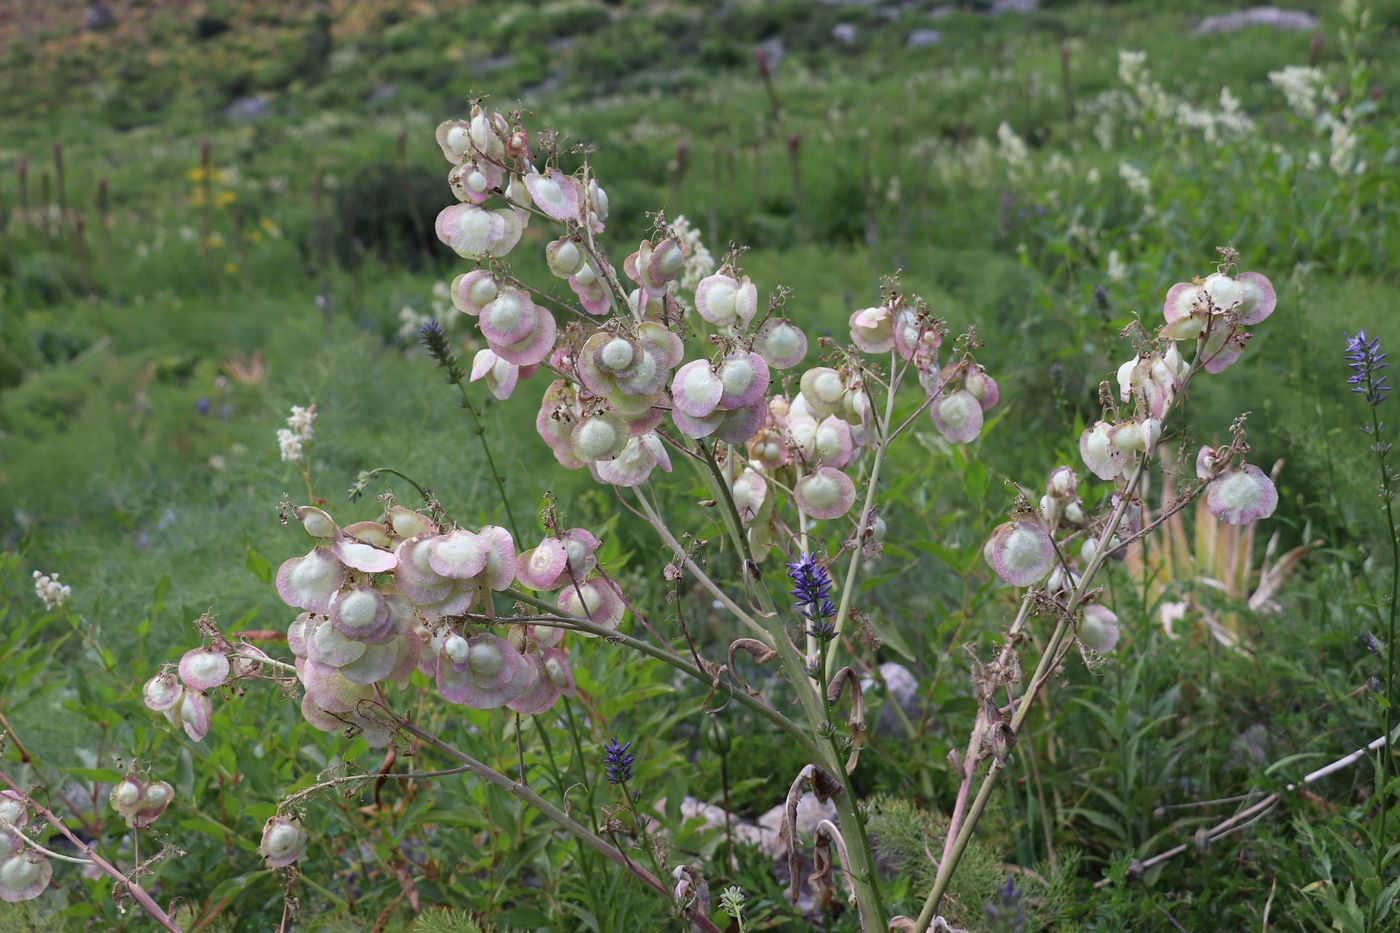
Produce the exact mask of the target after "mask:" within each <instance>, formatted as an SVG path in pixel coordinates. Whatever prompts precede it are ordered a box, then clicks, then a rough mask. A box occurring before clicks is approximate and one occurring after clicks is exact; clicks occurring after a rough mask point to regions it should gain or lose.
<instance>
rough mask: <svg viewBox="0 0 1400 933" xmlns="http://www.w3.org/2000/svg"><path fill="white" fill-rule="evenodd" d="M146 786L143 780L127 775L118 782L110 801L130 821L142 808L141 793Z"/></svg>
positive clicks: (109, 796)
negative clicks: (143, 786) (142, 782)
mask: <svg viewBox="0 0 1400 933" xmlns="http://www.w3.org/2000/svg"><path fill="white" fill-rule="evenodd" d="M143 790H144V788H142V786H141V782H140V781H138V780H137V779H136V778H134V777H125V778H122V779H121V780H120V781H118V782H117V784H116V786H115V787H113V788H112V792H111V794H109V795H108V797H107V799H108V802H109V803H111V805H112V809H113V810H116V811H117V812H118V813H120V814H121V815H122V817H123V818H124V819H125V820H126V821H127V822H128V823H129V822H131V818H132V817H134V816H135V815H136V812H137V811H138V810H140V809H141V795H142V792H143Z"/></svg>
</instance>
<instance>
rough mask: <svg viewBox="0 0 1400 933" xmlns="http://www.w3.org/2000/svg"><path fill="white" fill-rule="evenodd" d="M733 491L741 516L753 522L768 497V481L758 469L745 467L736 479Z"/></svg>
mask: <svg viewBox="0 0 1400 933" xmlns="http://www.w3.org/2000/svg"><path fill="white" fill-rule="evenodd" d="M731 492H732V494H733V496H734V507H735V508H736V509H738V510H739V517H740V518H741V519H743V520H744V521H746V522H751V521H753V520H754V519H755V518H757V517H758V513H759V511H760V510H761V509H762V508H763V503H764V501H765V500H766V499H767V498H768V483H767V481H765V480H764V478H763V477H762V475H760V474H759V473H758V472H757V471H756V470H754V469H752V468H751V467H745V468H744V472H742V473H740V474H739V478H738V479H736V480H735V481H734V485H733V486H732V487H731Z"/></svg>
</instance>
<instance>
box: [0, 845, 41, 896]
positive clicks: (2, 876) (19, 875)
mask: <svg viewBox="0 0 1400 933" xmlns="http://www.w3.org/2000/svg"><path fill="white" fill-rule="evenodd" d="M52 879H53V866H52V865H50V864H49V860H48V859H46V858H44V857H43V856H42V855H40V854H39V853H37V852H34V851H24V852H16V853H15V854H13V855H11V856H9V857H8V858H4V859H0V901H6V902H8V903H12V904H13V903H17V902H19V901H28V900H33V899H34V898H36V897H38V896H39V895H40V894H43V893H44V890H45V889H46V888H47V887H48V886H49V881H50V880H52Z"/></svg>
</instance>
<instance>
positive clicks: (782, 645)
mask: <svg viewBox="0 0 1400 933" xmlns="http://www.w3.org/2000/svg"><path fill="white" fill-rule="evenodd" d="M886 423H887V424H888V422H886ZM701 449H702V450H703V451H704V453H705V462H706V464H707V465H708V466H709V468H710V475H709V477H708V479H709V482H710V486H711V487H712V489H713V490H714V492H715V494H716V499H717V500H719V501H721V502H723V503H724V505H725V512H724V515H725V525H726V527H727V529H728V531H729V534H730V536H731V538H732V539H733V542H734V547H735V548H736V550H737V551H738V553H739V555H740V557H741V559H742V560H743V561H744V576H745V578H746V579H752V581H753V583H754V593H755V595H756V596H757V597H758V601H759V605H760V606H761V608H762V609H763V610H764V613H765V619H766V621H767V622H768V624H769V627H770V634H771V636H772V638H773V640H774V642H775V643H776V646H777V649H778V655H779V657H780V658H781V659H782V665H783V671H784V674H785V675H786V677H787V680H788V682H789V683H790V684H791V685H792V687H793V689H794V690H796V691H797V695H798V699H799V700H801V702H802V707H803V711H804V712H805V713H806V715H807V720H808V722H809V723H810V724H811V729H812V732H813V734H814V735H826V736H827V738H828V741H827V746H828V749H829V751H828V752H826V753H824V754H823V753H818V754H817V755H815V756H812V763H813V764H818V765H820V766H822V767H823V768H825V769H826V770H828V771H830V772H831V773H832V774H834V775H836V776H837V777H838V779H839V780H840V781H841V793H839V794H837V795H836V796H835V797H834V798H833V799H832V803H833V805H834V806H835V807H836V813H837V815H838V816H839V817H840V819H841V825H842V826H844V827H847V828H848V829H849V830H851V831H853V833H854V836H855V840H854V842H855V844H854V845H852V846H850V847H849V853H848V854H849V855H850V858H851V861H850V863H849V864H847V865H846V870H847V872H848V873H849V874H850V877H851V884H852V885H853V887H854V888H855V891H856V900H857V901H858V902H859V903H860V904H861V910H860V920H861V928H862V930H864V931H866V933H884V931H885V909H884V904H883V903H882V901H881V898H880V888H879V879H878V878H877V877H876V868H875V862H874V859H872V858H871V853H870V844H869V842H868V841H867V839H866V835H865V821H864V818H863V817H862V816H861V813H860V804H859V803H858V802H857V800H856V797H855V788H854V786H853V785H852V784H851V776H850V775H849V774H847V773H846V766H845V763H844V762H843V761H842V760H841V756H840V754H839V753H838V752H837V749H836V741H835V737H834V735H833V733H832V732H831V724H830V722H829V720H828V716H827V704H826V702H825V690H824V689H823V690H821V691H820V692H819V691H818V689H817V685H815V684H814V682H813V680H812V678H811V677H809V676H808V672H807V667H806V664H805V662H804V661H803V658H802V655H801V654H799V653H798V650H797V646H796V645H794V644H793V643H792V639H791V638H789V637H788V633H787V627H786V625H785V624H784V623H783V621H782V616H781V615H780V614H779V613H778V609H777V606H776V605H775V604H774V602H773V596H772V594H771V593H769V592H768V586H767V584H765V583H764V582H763V579H762V577H760V576H759V574H758V573H757V567H758V564H757V563H756V562H755V561H754V559H753V553H752V552H751V550H750V549H749V543H748V540H747V539H746V538H745V537H744V531H743V523H742V522H741V521H740V519H739V509H738V507H737V506H736V505H735V504H734V496H733V494H732V492H731V491H730V489H729V484H728V483H726V482H725V481H724V474H723V472H722V471H721V470H720V468H719V463H718V462H717V461H716V460H715V457H714V453H713V452H712V451H711V450H710V448H708V447H706V446H705V445H704V444H703V443H702V444H701ZM883 449H884V448H883V446H882V448H881V452H882V453H883ZM872 488H873V486H872ZM857 547H859V544H857ZM819 673H820V672H819Z"/></svg>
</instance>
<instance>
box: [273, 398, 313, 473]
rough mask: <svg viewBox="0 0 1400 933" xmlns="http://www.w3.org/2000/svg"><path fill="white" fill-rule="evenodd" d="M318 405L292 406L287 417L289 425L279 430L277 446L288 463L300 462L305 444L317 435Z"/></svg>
mask: <svg viewBox="0 0 1400 933" xmlns="http://www.w3.org/2000/svg"><path fill="white" fill-rule="evenodd" d="M315 424H316V406H315V405H309V406H307V407H305V408H303V407H302V406H300V405H293V406H292V413H291V415H289V416H288V418H287V426H286V427H285V428H282V429H281V430H279V431H278V432H277V446H278V447H280V448H281V450H282V459H283V460H285V461H286V462H287V463H300V462H301V458H302V457H303V456H304V455H305V445H306V443H307V442H308V441H310V440H311V439H312V438H314V437H315V436H316V429H315Z"/></svg>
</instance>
